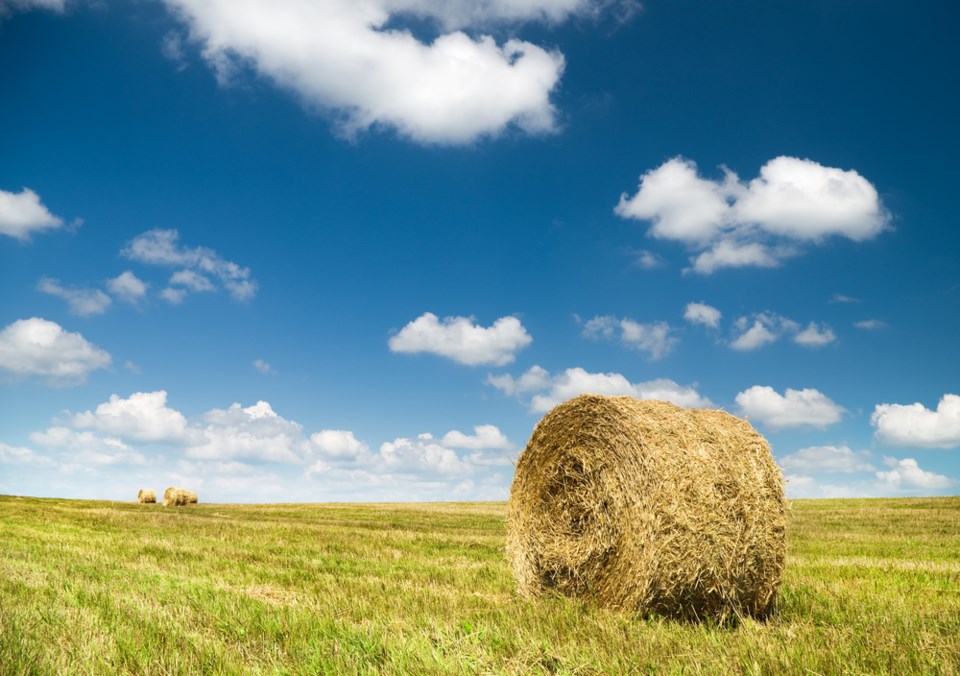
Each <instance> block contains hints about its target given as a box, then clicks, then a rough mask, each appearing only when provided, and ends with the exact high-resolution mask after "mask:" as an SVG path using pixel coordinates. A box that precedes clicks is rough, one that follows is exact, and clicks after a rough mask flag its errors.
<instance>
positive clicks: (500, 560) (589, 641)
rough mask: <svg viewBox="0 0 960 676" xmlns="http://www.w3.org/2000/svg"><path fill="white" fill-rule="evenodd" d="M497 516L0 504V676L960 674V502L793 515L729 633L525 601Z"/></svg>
mask: <svg viewBox="0 0 960 676" xmlns="http://www.w3.org/2000/svg"><path fill="white" fill-rule="evenodd" d="M505 509H506V506H505V505H504V504H503V503H485V504H477V503H469V504H408V505H256V506H253V505H202V504H201V505H194V506H190V507H185V508H176V509H174V508H169V509H164V508H163V507H159V506H154V505H146V506H139V505H135V504H125V503H111V502H84V501H71V500H41V499H25V498H11V497H0V673H2V674H4V675H5V676H6V675H7V674H21V673H41V674H46V673H97V674H99V673H116V672H130V673H144V674H145V673H150V674H154V673H238V674H240V673H275V672H279V673H309V674H312V673H355V672H388V673H422V672H447V673H451V672H455V673H463V672H466V673H489V672H516V673H530V672H533V673H553V672H560V673H623V672H651V671H655V672H666V673H693V674H697V673H730V672H735V673H738V672H744V673H770V674H775V673H776V674H779V673H798V674H800V673H802V674H809V673H818V674H835V673H850V674H863V673H871V674H872V673H889V674H901V673H922V674H937V673H944V674H954V673H958V672H960V498H941V499H916V500H809V501H797V502H794V503H793V505H792V510H791V514H790V521H789V529H788V538H789V549H790V554H789V560H788V566H787V574H786V579H785V581H784V585H783V589H782V596H781V599H782V600H781V603H780V607H779V611H778V612H777V613H776V614H775V616H774V617H772V618H771V619H769V620H767V621H765V622H756V621H753V620H745V621H744V622H742V623H740V624H739V625H737V626H715V625H705V624H684V623H678V622H671V621H665V620H645V619H640V618H636V617H631V616H629V615H626V614H618V613H612V612H608V611H604V610H600V609H597V608H593V607H590V606H588V605H584V604H581V603H578V602H576V601H572V600H569V599H566V598H557V597H552V598H546V599H542V600H540V601H527V600H524V599H521V598H519V597H518V596H517V595H516V593H515V591H514V585H513V579H512V577H511V574H510V571H509V570H508V568H507V566H506V562H505V560H504V556H503V546H504V513H505Z"/></svg>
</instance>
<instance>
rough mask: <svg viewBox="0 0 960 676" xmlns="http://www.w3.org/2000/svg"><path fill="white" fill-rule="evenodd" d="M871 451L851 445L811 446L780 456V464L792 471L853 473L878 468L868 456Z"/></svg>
mask: <svg viewBox="0 0 960 676" xmlns="http://www.w3.org/2000/svg"><path fill="white" fill-rule="evenodd" d="M869 457H870V452H869V451H853V450H851V449H850V447H849V446H810V447H808V448H801V449H800V450H799V451H796V452H794V453H791V454H790V455H785V456H783V457H782V458H780V466H781V467H782V468H783V469H785V470H789V471H792V472H807V473H813V474H838V473H840V474H851V473H854V472H872V471H874V470H876V467H874V466H873V465H872V464H870V462H869V461H868V460H867V458H869Z"/></svg>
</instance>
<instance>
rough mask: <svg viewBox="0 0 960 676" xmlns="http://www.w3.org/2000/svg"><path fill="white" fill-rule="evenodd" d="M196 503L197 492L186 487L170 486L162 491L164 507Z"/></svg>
mask: <svg viewBox="0 0 960 676" xmlns="http://www.w3.org/2000/svg"><path fill="white" fill-rule="evenodd" d="M196 503H197V494H196V493H194V492H193V491H188V490H187V489H186V488H174V487H173V486H171V487H170V488H168V489H167V490H165V491H164V492H163V506H164V507H181V506H183V505H192V504H196Z"/></svg>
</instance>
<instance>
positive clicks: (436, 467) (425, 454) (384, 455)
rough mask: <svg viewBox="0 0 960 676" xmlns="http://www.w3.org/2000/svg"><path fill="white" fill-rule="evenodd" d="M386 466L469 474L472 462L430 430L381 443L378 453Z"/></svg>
mask: <svg viewBox="0 0 960 676" xmlns="http://www.w3.org/2000/svg"><path fill="white" fill-rule="evenodd" d="M377 459H378V460H380V461H381V462H382V463H383V465H384V468H385V469H387V470H390V471H399V472H404V473H418V474H419V473H427V474H456V475H463V474H470V473H471V470H472V468H471V465H470V463H469V462H466V461H465V460H463V459H462V458H461V457H460V456H458V455H457V453H456V451H454V450H453V449H451V448H447V447H446V446H444V445H443V444H442V443H439V442H438V441H437V440H435V439H434V438H433V435H431V434H429V433H424V434H420V435H418V436H417V438H416V439H406V438H399V439H394V440H393V441H388V442H385V443H384V444H382V445H381V446H380V452H379V454H378V456H377Z"/></svg>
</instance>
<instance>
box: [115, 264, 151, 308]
mask: <svg viewBox="0 0 960 676" xmlns="http://www.w3.org/2000/svg"><path fill="white" fill-rule="evenodd" d="M107 290H108V291H109V292H110V293H112V294H113V295H114V296H115V297H116V298H119V299H120V300H122V301H124V302H127V303H139V302H140V301H141V300H143V298H144V297H145V296H146V295H147V284H146V282H144V281H142V280H141V279H139V278H138V277H137V276H136V275H135V274H133V273H132V272H130V271H129V270H127V271H126V272H122V273H120V274H119V275H117V276H116V277H114V278H113V279H108V280H107Z"/></svg>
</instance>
